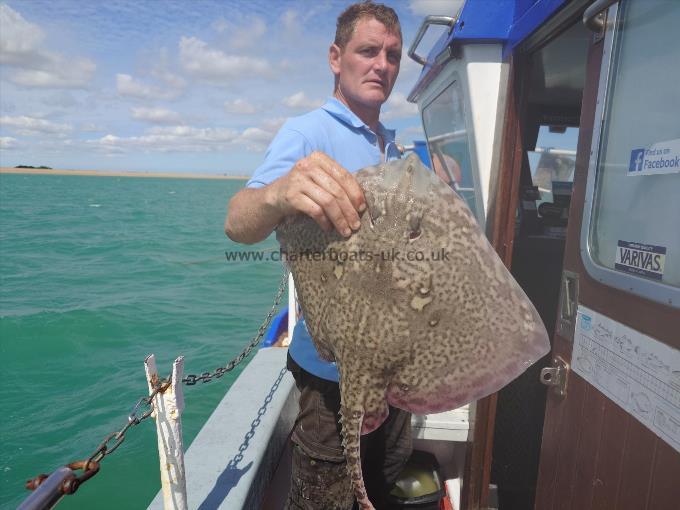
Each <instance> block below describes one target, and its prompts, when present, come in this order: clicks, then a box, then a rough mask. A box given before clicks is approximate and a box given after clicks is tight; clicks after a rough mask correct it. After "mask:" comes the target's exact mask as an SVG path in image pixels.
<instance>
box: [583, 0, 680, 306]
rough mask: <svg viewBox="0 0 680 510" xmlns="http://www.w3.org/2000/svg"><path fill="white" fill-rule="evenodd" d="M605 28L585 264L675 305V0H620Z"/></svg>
mask: <svg viewBox="0 0 680 510" xmlns="http://www.w3.org/2000/svg"><path fill="white" fill-rule="evenodd" d="M614 11H615V8H613V9H612V10H611V11H610V19H611V15H612V13H613V12H614ZM609 26H614V27H616V28H615V29H614V31H613V33H612V31H611V29H610V31H609V32H608V33H607V39H606V41H605V48H606V49H605V54H604V56H603V65H602V71H601V73H602V77H601V81H600V91H599V93H600V97H599V98H598V102H599V105H598V114H597V116H596V118H598V119H602V120H601V125H599V126H597V125H596V126H595V130H594V133H595V139H594V140H593V148H594V154H593V156H592V157H591V162H590V169H589V176H588V189H587V199H586V215H587V217H586V218H585V221H584V230H583V232H582V237H581V241H582V246H584V245H586V246H587V247H588V249H587V250H586V252H587V253H586V256H584V263H585V265H586V268H587V269H588V272H589V273H590V274H591V275H592V276H593V277H595V278H597V279H599V280H600V281H603V282H605V283H608V284H610V285H613V286H615V287H618V288H622V289H624V290H627V291H630V292H634V293H637V294H640V295H642V296H645V297H647V298H649V299H653V300H655V301H659V302H663V303H666V304H671V305H673V306H675V307H678V306H680V299H679V298H680V227H678V219H679V218H680V199H678V197H680V122H679V121H678V119H679V118H680V87H678V83H680V66H678V65H677V62H678V61H679V60H680V46H679V45H678V42H679V41H680V39H678V27H679V26H680V3H679V2H668V1H666V0H630V1H627V2H622V3H621V7H620V8H619V9H618V13H617V22H616V23H615V24H610V25H609ZM602 107H604V111H603V112H602V111H600V110H599V109H601V108H602ZM593 170H594V171H593ZM588 204H592V205H591V207H588Z"/></svg>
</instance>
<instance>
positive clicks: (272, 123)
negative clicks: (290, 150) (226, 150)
mask: <svg viewBox="0 0 680 510" xmlns="http://www.w3.org/2000/svg"><path fill="white" fill-rule="evenodd" d="M285 121H286V119H285V118H281V117H277V118H273V119H267V120H265V121H264V122H262V124H260V126H258V127H249V128H247V129H245V130H244V131H243V133H241V135H240V136H239V138H238V143H240V144H243V145H245V147H246V148H248V149H249V150H251V151H253V152H260V151H263V150H265V149H266V148H267V146H268V145H269V144H270V143H271V141H272V140H273V139H274V136H275V135H276V132H277V131H278V130H279V128H280V127H281V126H282V125H283V123H284V122H285Z"/></svg>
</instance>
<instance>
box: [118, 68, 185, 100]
mask: <svg viewBox="0 0 680 510" xmlns="http://www.w3.org/2000/svg"><path fill="white" fill-rule="evenodd" d="M116 90H117V91H118V94H119V95H121V96H130V97H136V98H138V99H165V100H171V99H176V98H177V97H178V96H179V95H180V94H181V93H182V91H181V89H177V88H161V87H157V86H155V85H147V84H146V83H143V82H141V81H139V80H137V79H135V78H133V77H132V76H130V75H129V74H117V75H116Z"/></svg>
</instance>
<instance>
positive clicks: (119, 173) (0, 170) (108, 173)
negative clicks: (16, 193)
mask: <svg viewBox="0 0 680 510" xmlns="http://www.w3.org/2000/svg"><path fill="white" fill-rule="evenodd" d="M0 174H36V175H95V176H99V177H156V178H163V179H229V180H232V179H233V180H245V179H248V178H249V177H247V176H240V175H217V174H192V173H188V172H184V173H173V172H131V171H123V170H64V169H56V168H55V169H54V170H52V169H45V168H10V167H0Z"/></svg>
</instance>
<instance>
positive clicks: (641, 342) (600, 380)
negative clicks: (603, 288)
mask: <svg viewBox="0 0 680 510" xmlns="http://www.w3.org/2000/svg"><path fill="white" fill-rule="evenodd" d="M571 365H572V369H573V370H574V372H576V373H577V374H579V375H580V376H581V377H583V378H584V379H585V380H586V381H588V382H589V383H590V384H592V385H593V386H595V387H596V388H597V389H598V390H600V391H601V392H602V393H604V394H605V395H606V396H607V397H609V398H610V399H611V400H613V401H614V402H616V403H617V404H618V405H620V406H621V407H623V408H624V409H625V410H626V411H627V412H629V413H630V414H632V415H633V416H635V418H637V419H638V420H640V421H641V422H642V423H643V424H644V425H646V426H647V427H648V428H649V429H650V430H651V431H652V432H654V433H655V434H656V435H657V436H659V437H660V438H661V439H663V440H664V441H665V442H667V443H668V444H670V445H671V446H672V447H673V448H675V450H676V451H678V452H680V351H679V350H678V349H673V348H672V347H669V346H667V345H665V344H662V343H661V342H659V341H657V340H654V339H653V338H651V337H649V336H647V335H643V334H642V333H639V332H638V331H635V330H634V329H631V328H629V327H627V326H624V325H623V324H620V323H618V322H616V321H613V320H611V319H609V318H607V317H605V316H604V315H601V314H599V313H597V312H594V311H592V310H590V309H588V308H586V307H585V306H582V305H579V307H578V320H577V323H576V331H575V334H574V351H573V352H572V357H571Z"/></svg>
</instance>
